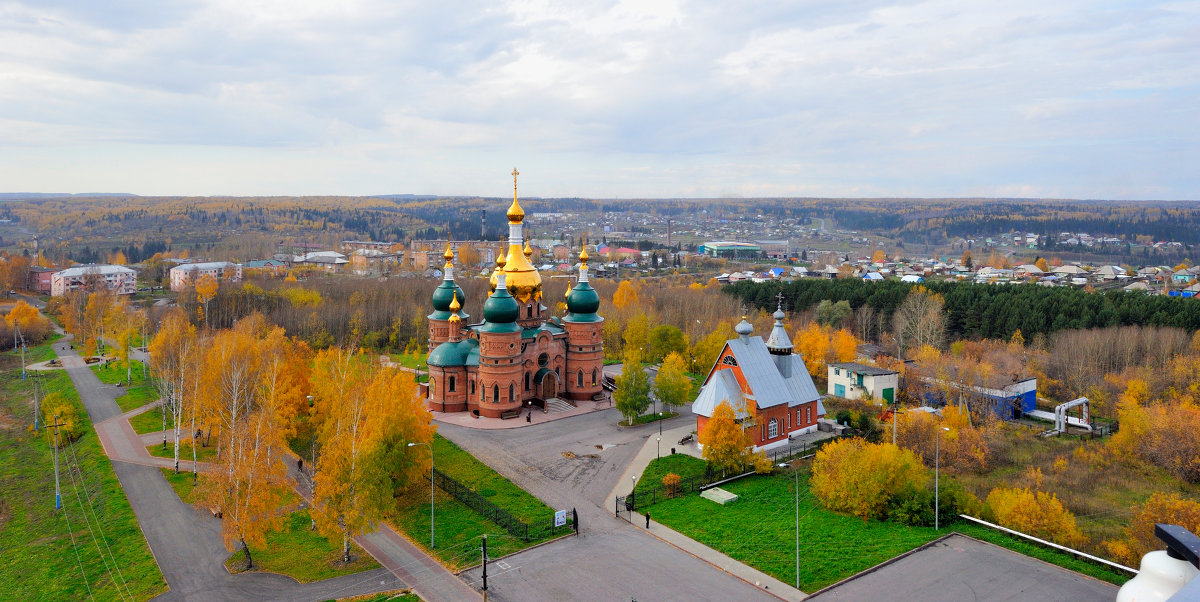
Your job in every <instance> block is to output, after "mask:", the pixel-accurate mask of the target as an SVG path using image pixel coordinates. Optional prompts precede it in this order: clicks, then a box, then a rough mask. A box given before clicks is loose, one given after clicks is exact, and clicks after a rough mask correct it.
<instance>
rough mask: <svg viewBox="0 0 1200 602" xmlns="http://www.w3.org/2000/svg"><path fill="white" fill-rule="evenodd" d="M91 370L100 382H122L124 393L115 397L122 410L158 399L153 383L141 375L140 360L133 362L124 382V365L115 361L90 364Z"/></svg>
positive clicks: (135, 407)
mask: <svg viewBox="0 0 1200 602" xmlns="http://www.w3.org/2000/svg"><path fill="white" fill-rule="evenodd" d="M92 372H94V373H95V374H96V376H97V377H98V378H99V379H100V382H102V383H105V384H109V385H115V384H117V383H124V387H125V393H124V394H122V395H121V396H119V397H117V399H116V401H117V405H118V406H121V411H122V412H128V411H130V410H133V409H137V408H140V407H142V406H144V405H146V404H148V403H150V402H152V401H155V400H156V399H158V391H157V390H156V389H155V388H154V384H153V383H152V382H151V381H150V379H148V378H146V377H144V376H142V363H141V362H136V361H135V362H133V367H132V370H131V371H130V373H131V374H132V379H131V380H130V381H129V382H128V383H126V382H125V374H126V371H125V367H124V366H119V365H117V362H110V363H109V364H108V365H107V366H92ZM160 424H161V422H160Z"/></svg>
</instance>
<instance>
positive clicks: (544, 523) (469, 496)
mask: <svg viewBox="0 0 1200 602" xmlns="http://www.w3.org/2000/svg"><path fill="white" fill-rule="evenodd" d="M433 482H434V483H435V484H436V485H437V486H438V488H439V489H441V490H442V491H445V492H446V493H448V494H450V496H451V497H453V498H454V499H456V500H458V501H460V502H462V503H463V504H466V506H467V507H468V508H470V509H472V510H474V511H476V512H478V513H480V514H482V515H483V516H484V517H485V518H487V519H488V520H490V521H492V522H494V523H496V524H497V525H500V527H502V528H503V529H504V530H505V531H508V533H509V535H512V536H513V537H520V538H521V539H524V540H525V541H537V540H539V539H549V538H551V537H557V536H559V535H563V534H565V533H569V532H571V531H574V532H576V533H578V532H579V529H578V525H579V514H578V513H577V512H575V509H574V508H572V509H571V511H570V512H567V513H566V518H565V520H564V521H563V523H562V524H561V525H558V526H556V525H555V523H556V522H559V520H561V519H560V518H556V517H555V516H554V515H550V516H548V517H546V519H544V520H543V519H539V520H535V521H532V522H525V521H523V520H521V519H519V518H517V517H515V516H513V515H512V514H511V513H510V512H508V511H507V510H505V509H504V508H501V507H499V506H497V505H496V504H493V503H492V501H491V500H489V499H487V498H486V497H484V496H483V495H480V494H479V493H478V492H476V491H475V490H473V489H471V488H470V487H467V486H466V485H464V484H462V483H460V482H458V481H456V480H455V479H454V478H453V477H451V476H450V475H448V474H446V473H444V472H442V471H440V470H437V469H434V471H433Z"/></svg>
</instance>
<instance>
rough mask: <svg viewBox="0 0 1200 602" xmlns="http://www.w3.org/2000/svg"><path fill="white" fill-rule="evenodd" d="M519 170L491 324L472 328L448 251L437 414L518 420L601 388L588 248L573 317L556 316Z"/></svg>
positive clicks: (570, 305)
mask: <svg viewBox="0 0 1200 602" xmlns="http://www.w3.org/2000/svg"><path fill="white" fill-rule="evenodd" d="M518 175H520V174H519V173H518V172H517V170H516V169H514V170H513V172H512V176H513V201H512V205H510V206H509V207H508V212H507V216H508V251H507V252H502V253H500V254H499V255H498V257H497V258H496V269H495V271H493V272H492V275H491V279H490V285H489V287H488V289H489V294H488V298H487V300H486V301H485V302H484V304H483V320H482V321H480V322H478V323H475V324H469V325H468V324H467V319H468V318H469V316H467V314H466V313H464V312H463V311H462V305H463V301H464V300H465V298H464V296H463V290H462V288H461V287H459V286H458V285H457V284H455V282H454V266H453V260H454V254H453V253H452V252H451V250H450V248H449V247H447V248H446V252H445V254H444V256H443V257H444V258H445V260H446V265H445V268H444V274H443V280H442V283H441V285H439V286H438V287H437V288H436V289H435V290H434V291H433V313H431V314H429V359H428V364H429V383H428V389H427V391H428V394H427V402H426V403H427V407H428V408H429V409H430V411H434V412H473V413H475V415H477V416H483V417H488V418H511V417H515V416H517V415H518V414H519V413H520V410H521V408H523V407H533V406H538V407H542V408H544V407H545V406H546V404H547V402H550V401H551V400H555V399H562V400H564V401H567V402H568V403H573V402H575V401H580V400H585V399H592V398H594V397H595V396H596V395H599V394H601V386H602V381H603V375H602V374H601V370H602V367H603V363H604V342H603V339H602V335H601V328H602V326H603V322H604V318H602V317H600V315H599V314H598V313H597V311H598V310H599V309H600V296H599V295H598V294H597V293H596V291H595V289H593V288H592V286H591V284H589V283H588V255H587V249H583V250H582V251H581V252H580V254H579V278H578V281H577V282H576V284H575V286H574V287H572V288H571V289H570V290H569V291H568V292H567V299H566V306H567V309H566V314H565V315H563V316H562V317H557V316H551V315H550V313H549V311H548V308H547V307H546V306H545V305H543V303H542V277H541V275H540V274H538V271H537V269H536V268H534V267H533V265H532V264H531V263H530V256H531V255H532V253H533V250H532V249H531V248H530V247H529V243H528V242H527V241H526V240H525V237H524V232H523V225H522V223H523V221H524V219H525V212H524V210H522V209H521V205H520V203H519V202H518V200H517V176H518Z"/></svg>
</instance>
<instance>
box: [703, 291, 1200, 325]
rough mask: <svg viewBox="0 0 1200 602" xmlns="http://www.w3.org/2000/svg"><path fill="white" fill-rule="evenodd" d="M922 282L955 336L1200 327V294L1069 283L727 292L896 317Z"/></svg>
mask: <svg viewBox="0 0 1200 602" xmlns="http://www.w3.org/2000/svg"><path fill="white" fill-rule="evenodd" d="M915 286H924V287H925V288H927V289H929V290H930V291H933V292H935V293H938V294H940V295H942V296H943V297H944V299H945V304H946V313H947V320H946V329H947V331H948V334H950V335H951V336H952V337H953V338H964V339H981V338H989V339H995V338H1000V339H1008V338H1009V337H1011V336H1012V334H1013V333H1014V332H1016V331H1017V330H1020V331H1021V333H1022V334H1023V335H1024V336H1025V337H1032V336H1034V335H1036V334H1039V333H1040V334H1042V335H1049V334H1051V333H1054V332H1057V331H1059V330H1064V329H1081V328H1103V327H1110V326H1129V325H1144V326H1174V327H1178V328H1183V329H1185V330H1188V331H1194V330H1197V329H1200V300H1197V299H1185V298H1180V297H1164V296H1158V295H1155V296H1150V295H1144V294H1140V293H1127V292H1124V291H1120V290H1117V291H1109V292H1104V293H1095V292H1088V291H1084V290H1082V289H1074V288H1066V287H1044V286H1037V285H1033V284H1017V285H1005V286H998V285H980V284H970V283H958V282H929V283H925V284H922V285H913V284H906V283H902V282H899V281H894V280H888V281H884V282H876V283H872V282H865V281H862V280H858V279H840V280H798V281H795V282H789V283H778V284H776V283H763V284H755V283H753V282H749V281H745V282H739V283H737V284H733V285H729V286H727V287H725V291H726V292H728V293H730V294H732V295H734V296H737V297H739V298H740V299H742V300H743V301H745V302H746V303H748V304H750V305H753V306H754V307H757V308H759V309H764V310H766V309H770V308H774V307H775V303H776V297H775V296H776V294H778V293H780V292H782V293H783V295H784V299H785V303H787V304H788V305H789V307H791V308H796V309H798V310H804V309H808V308H811V307H813V306H815V305H817V304H818V303H820V302H821V301H823V300H826V299H828V300H830V301H833V302H837V301H842V300H845V301H848V302H849V303H850V306H851V307H852V308H854V309H858V308H860V307H863V306H868V307H870V308H873V309H875V310H877V311H879V312H881V313H882V314H884V316H886V317H890V316H891V314H892V312H894V311H895V310H896V307H898V306H899V305H900V303H901V302H902V301H903V300H904V298H905V297H906V296H907V295H908V293H909V291H910V290H912V288H913V287H915Z"/></svg>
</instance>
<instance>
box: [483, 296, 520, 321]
mask: <svg viewBox="0 0 1200 602" xmlns="http://www.w3.org/2000/svg"><path fill="white" fill-rule="evenodd" d="M520 315H521V305H520V304H518V303H517V300H516V299H513V296H512V295H510V294H508V289H506V288H497V289H496V292H494V293H492V295H491V296H490V297H488V300H487V301H485V302H484V303H483V319H484V321H485V322H487V323H489V324H512V325H513V326H514V327H515V326H516V322H517V318H518V317H519V316H520Z"/></svg>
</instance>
